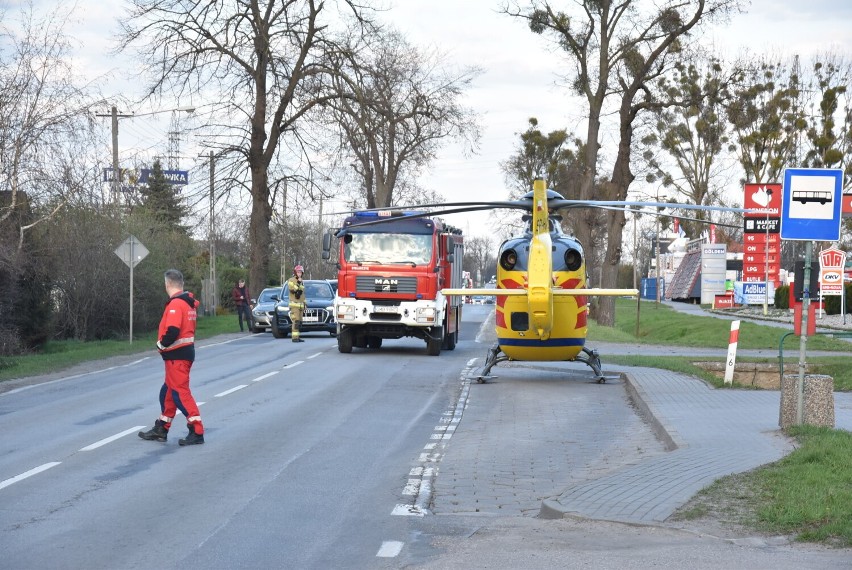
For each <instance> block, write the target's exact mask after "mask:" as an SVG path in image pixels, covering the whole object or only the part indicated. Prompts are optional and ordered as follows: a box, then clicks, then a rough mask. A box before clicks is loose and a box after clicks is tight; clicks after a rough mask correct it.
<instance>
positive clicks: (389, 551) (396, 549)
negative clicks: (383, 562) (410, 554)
mask: <svg viewBox="0 0 852 570" xmlns="http://www.w3.org/2000/svg"><path fill="white" fill-rule="evenodd" d="M404 545H405V543H404V542H399V541H397V540H386V541H384V542H383V543H382V547H381V548H379V551H378V552H377V553H376V556H378V557H379V558H396V557H397V556H399V553H400V552H402V547H403V546H404Z"/></svg>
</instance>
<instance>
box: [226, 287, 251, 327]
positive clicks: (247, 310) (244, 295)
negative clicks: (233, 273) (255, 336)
mask: <svg viewBox="0 0 852 570" xmlns="http://www.w3.org/2000/svg"><path fill="white" fill-rule="evenodd" d="M231 298H232V299H233V300H234V306H235V307H236V308H237V320H239V322H240V331H242V330H244V329H243V318H245V320H246V327H247V328H248V330H249V332H251V327H252V324H251V295H249V291H248V287H246V282H245V280H243V279H240V280H239V281H237V286H236V287H234V288H233V290H232V291H231Z"/></svg>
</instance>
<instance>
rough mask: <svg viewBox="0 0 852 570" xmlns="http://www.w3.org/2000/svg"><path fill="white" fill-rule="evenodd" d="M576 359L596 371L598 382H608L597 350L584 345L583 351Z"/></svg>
mask: <svg viewBox="0 0 852 570" xmlns="http://www.w3.org/2000/svg"><path fill="white" fill-rule="evenodd" d="M574 360H576V361H577V362H582V363H583V364H586V365H587V366H588V367H589V368H591V369H592V371H593V372H594V373H595V377H596V378H597V382H598V384H604V383H606V376H604V374H603V370H601V358H600V356H598V351H597V350H589V349H588V348H586V347H585V346H584V347H583V351H582V353H581V354H578V355H577V357H576V358H575V359H574Z"/></svg>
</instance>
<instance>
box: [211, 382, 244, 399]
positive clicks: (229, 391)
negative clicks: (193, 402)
mask: <svg viewBox="0 0 852 570" xmlns="http://www.w3.org/2000/svg"><path fill="white" fill-rule="evenodd" d="M246 386H248V384H240V385H239V386H236V387H234V388H231V389H230V390H225V391H224V392H220V393H218V394H216V395H215V396H213V397H214V398H221V397H222V396H227V395H228V394H233V393H234V392H236V391H237V390H242V389H243V388H245V387H246Z"/></svg>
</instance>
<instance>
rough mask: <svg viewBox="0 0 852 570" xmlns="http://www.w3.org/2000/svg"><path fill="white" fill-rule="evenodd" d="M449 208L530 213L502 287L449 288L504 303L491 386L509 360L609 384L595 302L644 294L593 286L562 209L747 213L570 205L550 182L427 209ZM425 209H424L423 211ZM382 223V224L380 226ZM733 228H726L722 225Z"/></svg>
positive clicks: (501, 261) (491, 357)
mask: <svg viewBox="0 0 852 570" xmlns="http://www.w3.org/2000/svg"><path fill="white" fill-rule="evenodd" d="M425 206H442V207H443V208H445V209H443V210H442V211H440V212H431V213H430V214H417V216H420V215H430V216H434V215H438V214H453V213H462V212H469V211H475V210H483V209H493V208H513V209H521V210H525V211H528V212H530V213H529V214H528V215H527V216H525V219H526V220H528V221H529V222H530V225H529V227H528V229H527V231H526V232H525V233H524V234H523V235H520V236H515V237H512V238H509V239H507V240H505V241H504V242H503V243H502V244H501V245H500V249H499V252H498V259H497V287H496V288H475V289H471V288H445V289H441V293H442V294H443V295H444V296H447V297H450V296H465V297H466V296H472V295H490V296H494V297H496V310H495V311H496V312H495V328H496V333H497V342H496V344H495V345H494V346H492V347H491V348H490V349H489V351H488V355H487V357H486V360H485V363H484V365H483V366H482V367H480V368H478V369H477V370H476V372H475V373H474V374H473V375H472V378H475V379H476V380H477V381H478V382H480V383H484V382H486V381H487V380H489V379H491V378H493V377H492V376H490V372H491V369H492V368H493V367H494V366H496V365H497V364H499V363H500V362H505V361H508V360H515V361H532V362H536V361H537V362H545V361H546V362H569V361H576V362H582V363H584V364H586V365H588V366H589V367H590V368H591V369H592V370H593V372H594V374H595V378H596V380H597V382H599V383H603V382H605V381H606V379H607V378H606V376H605V375H604V374H603V371H602V369H601V361H600V357H599V355H598V353H597V351H596V350H591V349H589V348H587V347H586V346H585V342H586V335H587V332H588V325H587V321H588V313H589V307H588V304H587V299H588V297H591V296H627V297H637V296H638V295H639V291H638V290H636V289H600V288H588V287H587V284H588V279H587V275H586V264H585V256H584V254H583V248H582V245H581V244H580V242H579V241H578V240H576V239H575V238H574V237H572V236H570V235H567V234H565V233H563V231H562V229H561V225H560V224H559V219H560V218H559V217H558V215H557V213H556V211H557V210H558V209H561V208H572V207H596V208H603V209H614V208H619V209H623V208H626V207H632V206H642V207H656V208H661V207H676V208H679V209H699V210H716V211H728V212H740V213H741V212H745V211H746V210H744V209H741V208H727V207H715V206H694V205H688V204H666V203H657V202H624V201H591V202H588V201H579V200H567V199H564V198H562V197H561V196H560V195H559V194H558V193H556V192H554V191H552V190H548V189H547V187H546V184H545V181H544V180H540V179H538V180H535V181H534V182H533V190H532V192H529V193H527V194H526V195H524V196H523V197H522V198H521V199H520V200H514V201H504V202H456V203H444V204H440V205H439V204H427V205H425ZM420 207H424V205H420V206H418V208H420ZM377 223H381V222H377ZM719 225H726V224H719Z"/></svg>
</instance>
